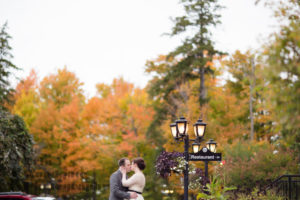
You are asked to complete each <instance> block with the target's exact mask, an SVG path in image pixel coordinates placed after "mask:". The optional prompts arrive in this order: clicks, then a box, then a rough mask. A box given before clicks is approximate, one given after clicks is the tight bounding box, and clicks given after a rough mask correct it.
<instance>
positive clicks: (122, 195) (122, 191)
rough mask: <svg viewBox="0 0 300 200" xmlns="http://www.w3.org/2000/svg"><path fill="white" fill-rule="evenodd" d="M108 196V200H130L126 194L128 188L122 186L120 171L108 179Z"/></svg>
mask: <svg viewBox="0 0 300 200" xmlns="http://www.w3.org/2000/svg"><path fill="white" fill-rule="evenodd" d="M109 184H110V195H109V200H123V199H130V194H129V193H128V192H126V191H127V190H128V188H126V187H123V185H122V173H121V171H120V170H118V171H116V172H114V173H113V174H112V175H111V176H110V179H109Z"/></svg>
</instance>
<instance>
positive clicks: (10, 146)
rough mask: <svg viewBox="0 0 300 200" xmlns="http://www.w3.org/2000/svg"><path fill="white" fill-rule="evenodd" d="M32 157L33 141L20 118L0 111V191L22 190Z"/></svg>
mask: <svg viewBox="0 0 300 200" xmlns="http://www.w3.org/2000/svg"><path fill="white" fill-rule="evenodd" d="M33 156H34V153H33V139H32V136H31V135H30V134H29V133H28V131H27V129H26V127H25V123H24V121H23V120H22V118H20V117H19V116H17V115H12V114H10V113H8V112H6V111H3V110H1V109H0V169H1V171H0V182H1V185H0V191H8V190H15V191H16V190H21V189H22V187H23V182H22V181H23V180H24V179H25V174H24V170H25V169H30V167H31V166H32V164H33Z"/></svg>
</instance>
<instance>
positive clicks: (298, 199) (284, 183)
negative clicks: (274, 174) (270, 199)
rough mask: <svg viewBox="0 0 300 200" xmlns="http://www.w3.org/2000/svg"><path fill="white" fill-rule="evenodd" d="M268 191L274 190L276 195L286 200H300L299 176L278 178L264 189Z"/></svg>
mask: <svg viewBox="0 0 300 200" xmlns="http://www.w3.org/2000/svg"><path fill="white" fill-rule="evenodd" d="M268 189H275V191H276V192H277V194H279V195H281V196H283V197H285V198H286V199H288V200H300V175H283V176H280V177H279V178H277V179H276V180H275V181H273V182H272V183H271V184H270V185H269V186H268V187H267V188H266V190H268Z"/></svg>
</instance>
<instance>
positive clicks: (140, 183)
mask: <svg viewBox="0 0 300 200" xmlns="http://www.w3.org/2000/svg"><path fill="white" fill-rule="evenodd" d="M145 184H146V178H145V176H144V174H143V172H137V173H135V174H134V175H132V176H131V177H130V178H129V179H125V178H124V176H123V178H122V185H123V186H124V187H128V189H129V191H130V190H131V191H136V192H140V193H142V192H143V190H144V187H145ZM137 195H138V198H136V200H144V197H143V196H142V195H141V194H137Z"/></svg>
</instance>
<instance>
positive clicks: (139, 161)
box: [133, 158, 146, 170]
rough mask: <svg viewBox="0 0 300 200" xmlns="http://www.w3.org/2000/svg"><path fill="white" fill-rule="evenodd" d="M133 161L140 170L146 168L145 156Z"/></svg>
mask: <svg viewBox="0 0 300 200" xmlns="http://www.w3.org/2000/svg"><path fill="white" fill-rule="evenodd" d="M133 163H134V164H136V165H137V166H138V168H139V169H140V170H144V169H145V168H146V164H145V161H144V159H143V158H135V159H134V160H133Z"/></svg>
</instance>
